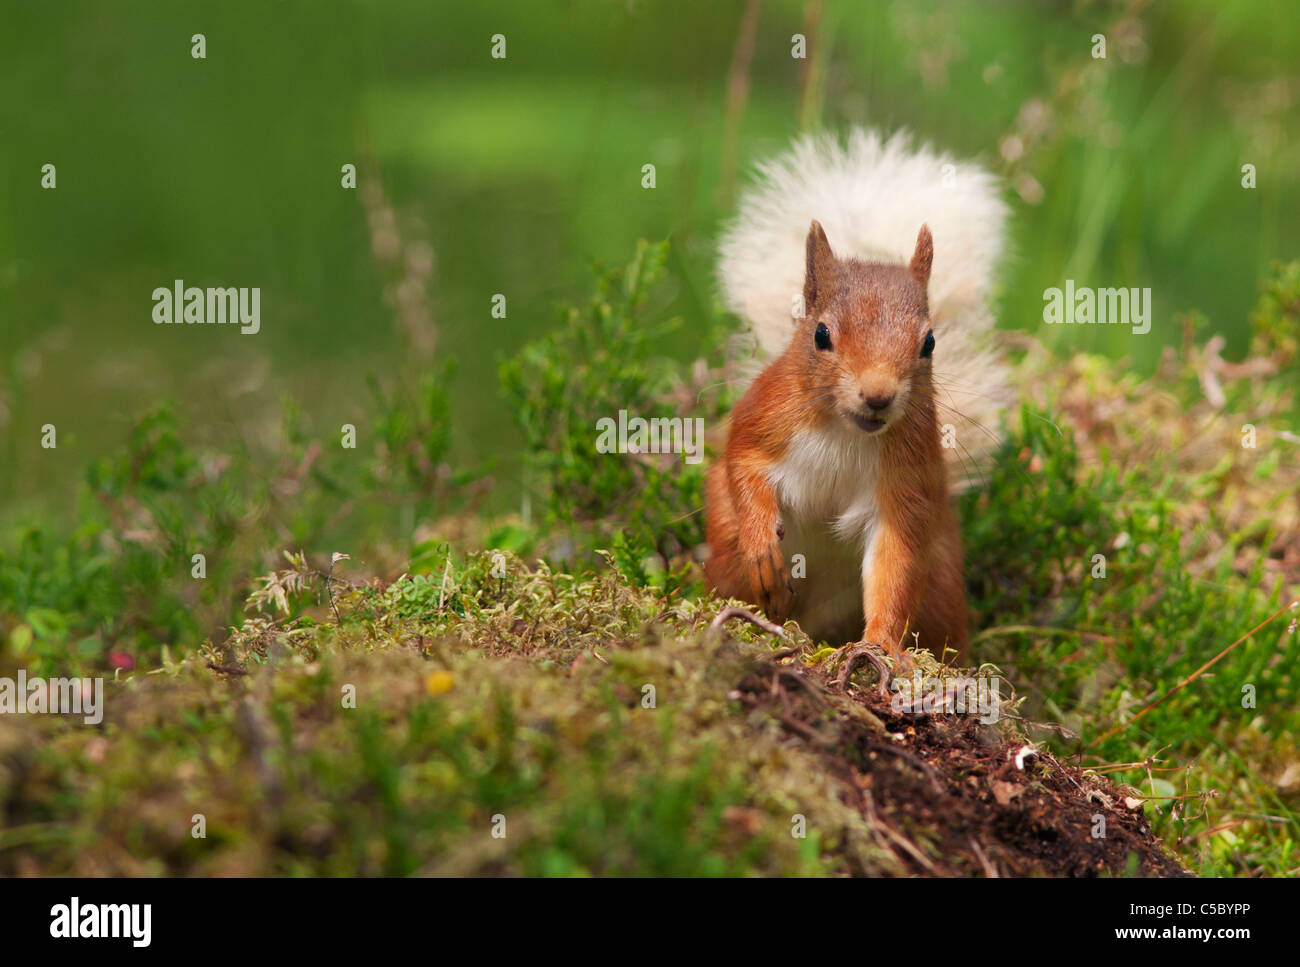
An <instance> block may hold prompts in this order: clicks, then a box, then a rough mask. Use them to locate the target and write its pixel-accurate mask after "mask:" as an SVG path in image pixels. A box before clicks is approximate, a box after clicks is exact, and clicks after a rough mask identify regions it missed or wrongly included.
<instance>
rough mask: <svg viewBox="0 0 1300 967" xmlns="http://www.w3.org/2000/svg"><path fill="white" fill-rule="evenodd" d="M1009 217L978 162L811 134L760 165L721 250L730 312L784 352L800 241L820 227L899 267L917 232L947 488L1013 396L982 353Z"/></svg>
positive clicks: (998, 368)
mask: <svg viewBox="0 0 1300 967" xmlns="http://www.w3.org/2000/svg"><path fill="white" fill-rule="evenodd" d="M1007 213H1008V209H1007V206H1006V204H1005V203H1004V202H1003V201H1002V198H1001V197H1000V194H999V191H998V186H997V182H996V180H995V179H994V177H993V176H992V175H990V174H989V173H988V172H987V171H985V170H984V169H982V168H980V167H979V166H978V165H975V164H972V163H967V162H961V161H957V160H956V159H954V158H951V157H948V156H947V155H944V154H937V153H935V152H933V151H932V150H930V148H928V147H925V146H922V147H919V148H918V147H913V145H912V143H911V139H910V138H909V137H908V136H907V135H906V134H904V133H899V134H895V135H894V136H893V137H891V138H889V139H888V140H885V139H883V138H882V137H881V136H880V135H879V134H878V133H877V132H875V131H867V130H863V129H861V128H854V129H853V130H852V131H850V132H849V135H848V139H847V143H845V142H842V141H841V140H840V139H839V138H837V137H835V136H833V135H810V136H806V137H803V138H801V139H799V140H798V141H796V142H795V143H794V144H793V145H792V146H791V147H790V148H789V149H788V150H787V151H785V152H784V153H783V154H781V155H778V156H777V157H775V158H772V159H770V160H768V161H766V162H763V163H761V164H759V166H758V175H757V177H756V178H755V180H754V181H753V183H752V184H750V185H749V186H748V187H747V188H746V189H745V190H744V192H743V193H742V194H741V198H740V208H739V212H738V213H737V215H736V217H735V219H734V220H733V221H732V223H731V224H730V225H729V226H728V228H727V229H726V231H725V233H724V235H723V237H722V240H721V243H720V245H719V256H720V257H719V264H718V274H719V281H720V284H721V289H722V295H723V299H724V300H725V302H726V304H727V307H728V308H729V309H730V310H731V311H733V312H735V313H736V314H737V315H739V316H740V317H741V318H742V319H744V320H745V321H746V322H747V323H748V324H749V326H750V327H751V328H752V330H753V334H754V337H755V339H756V341H757V343H758V347H759V350H760V352H761V353H762V354H763V355H765V356H774V355H776V354H778V353H781V352H783V351H784V350H785V348H786V346H787V345H789V342H790V337H791V334H792V332H793V329H794V321H793V315H792V313H793V310H794V308H795V297H796V296H798V295H799V294H800V293H802V291H803V275H804V243H805V239H806V238H807V235H808V226H809V224H810V223H811V222H812V220H813V219H817V220H818V221H819V222H821V224H822V227H823V228H824V229H825V230H826V236H827V238H828V240H829V241H830V243H831V249H832V250H833V251H834V252H835V254H836V255H837V256H840V257H854V258H859V259H865V260H869V261H877V262H895V263H905V262H906V261H907V260H908V258H909V257H910V256H911V254H912V251H913V250H914V248H915V247H916V233H917V232H918V230H919V229H920V227H921V225H922V224H928V225H929V226H930V231H931V233H932V234H933V236H934V265H933V268H932V270H931V275H930V286H929V300H930V315H931V319H932V321H933V323H934V332H935V338H936V340H937V343H938V346H937V348H936V350H935V354H934V374H935V390H936V396H937V399H938V401H939V403H940V407H939V422H940V424H943V423H952V424H953V427H954V428H955V438H956V439H955V442H956V446H955V447H954V448H950V449H949V450H948V453H949V454H951V459H950V466H951V469H952V470H953V471H954V473H953V478H954V481H955V483H957V484H958V485H962V484H964V483H967V482H969V478H970V477H971V476H972V475H978V473H979V468H980V467H981V465H982V464H983V463H984V459H985V458H986V457H987V455H988V454H989V452H990V451H991V450H992V449H993V447H994V446H995V445H996V444H997V442H998V426H999V421H1000V416H1001V414H1002V412H1003V411H1004V410H1005V409H1006V408H1007V406H1008V405H1009V404H1010V402H1011V400H1012V399H1013V394H1012V392H1011V390H1010V381H1009V374H1008V372H1007V369H1006V366H1005V364H1004V363H1003V362H1002V361H1001V360H1000V358H999V356H998V355H997V354H996V353H995V352H994V351H993V346H992V345H991V338H992V329H993V320H992V316H991V315H990V313H989V309H988V300H989V296H990V290H991V288H992V280H993V272H994V269H995V267H996V265H997V262H998V260H999V258H1000V256H1001V253H1002V248H1003V239H1004V231H1005V223H1006V218H1007Z"/></svg>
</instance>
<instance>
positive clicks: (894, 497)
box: [705, 222, 967, 661]
mask: <svg viewBox="0 0 1300 967" xmlns="http://www.w3.org/2000/svg"><path fill="white" fill-rule="evenodd" d="M932 259H933V242H932V240H931V238H930V233H929V229H928V228H925V227H924V226H923V227H922V229H921V233H920V236H919V237H918V239H917V247H916V253H915V254H914V256H913V258H912V261H911V263H910V264H909V265H908V266H906V267H904V266H892V265H883V264H877V263H869V262H862V261H858V260H855V259H837V258H835V256H834V255H833V254H832V252H831V249H830V245H829V243H828V242H827V240H826V236H825V233H824V232H823V231H822V229H821V226H820V225H819V224H818V223H817V222H813V224H812V228H811V230H810V231H809V234H808V246H807V266H806V281H805V284H804V304H805V318H804V319H803V320H801V321H800V322H799V324H798V325H797V327H796V328H795V330H794V336H793V338H792V340H791V342H790V345H789V347H788V348H787V349H786V351H785V352H784V353H783V354H782V355H781V356H779V357H777V358H776V359H775V360H773V362H772V363H771V364H770V365H769V366H768V367H767V369H766V370H764V371H763V373H762V374H760V375H759V377H758V378H757V379H756V380H755V381H754V383H753V385H752V386H751V387H750V388H749V391H748V392H747V393H746V394H745V396H744V397H743V398H742V399H741V401H740V402H739V403H738V404H737V405H736V408H735V411H734V413H733V414H732V422H731V430H730V436H729V438H728V441H727V445H726V449H725V453H724V455H723V456H722V458H721V459H720V460H718V461H717V462H715V463H714V465H713V466H712V467H711V468H710V471H709V477H708V485H707V494H706V514H707V520H708V544H709V549H710V557H709V560H708V562H707V563H706V565H705V572H706V574H707V576H708V579H709V583H710V585H711V586H712V587H713V588H714V589H715V590H717V591H718V592H719V593H721V594H723V595H727V596H730V597H736V598H740V599H742V600H745V601H749V602H752V603H754V604H756V605H759V606H760V607H762V608H763V610H764V611H766V612H767V613H768V615H769V616H771V617H772V618H773V619H775V620H777V621H784V620H786V619H787V618H789V617H794V618H796V619H797V618H798V617H799V615H800V612H801V607H800V605H801V602H800V601H799V596H798V592H797V589H796V586H795V584H794V583H793V582H792V581H791V580H790V577H789V571H788V568H787V566H786V562H785V559H784V556H783V554H782V548H781V541H782V538H783V536H784V527H783V521H782V508H781V504H780V500H779V494H778V492H777V490H776V488H775V486H774V483H773V480H772V473H773V470H774V468H775V467H776V466H777V465H778V463H780V462H781V461H782V458H783V457H785V456H786V454H787V452H788V450H789V448H790V447H791V446H792V445H793V441H794V439H795V437H796V435H797V434H799V433H800V431H806V430H813V429H816V428H819V427H826V426H827V425H828V424H830V423H831V421H837V420H839V421H848V422H850V423H851V424H853V425H855V426H856V427H857V428H859V429H860V430H861V433H862V436H861V441H862V444H861V445H862V446H864V447H867V446H878V447H879V457H878V464H877V465H878V467H879V471H878V474H877V475H876V477H875V483H874V485H873V484H872V483H871V482H870V481H863V487H864V488H865V487H871V486H874V500H875V507H876V509H877V513H876V516H875V518H874V520H875V525H874V548H873V551H872V552H871V556H870V561H871V566H870V570H869V573H867V574H866V575H865V577H863V578H862V610H861V612H854V613H848V612H846V613H845V614H844V615H843V616H842V617H843V618H844V622H845V625H846V626H848V625H850V624H851V625H852V626H853V627H854V628H855V629H856V628H861V629H862V640H864V641H868V642H874V643H876V644H879V645H883V646H885V647H888V648H890V649H897V648H899V647H900V646H901V647H906V646H907V645H910V644H911V643H912V641H913V639H912V634H911V633H912V632H916V633H918V634H919V643H920V644H921V645H922V646H924V647H928V648H930V649H931V650H932V651H934V652H936V653H938V652H940V651H941V649H943V648H944V647H947V648H952V649H956V651H957V653H958V658H959V660H962V661H964V660H965V658H966V647H967V629H966V598H965V581H964V579H963V575H962V551H961V539H960V534H959V531H958V527H957V520H956V516H955V514H954V512H953V509H952V506H951V504H950V501H949V494H948V481H947V471H946V468H945V462H944V454H943V448H942V446H941V443H940V428H939V424H938V420H937V418H936V413H935V405H934V389H933V383H932V377H931V364H930V360H929V359H928V358H921V355H920V354H921V347H922V341H923V340H924V338H925V335H926V333H927V332H928V331H930V320H929V310H928V306H927V304H926V295H925V288H926V285H927V283H928V281H929V276H930V266H931V263H932ZM819 324H825V325H826V326H827V327H828V330H829V332H830V336H831V342H832V349H831V350H822V349H818V348H816V346H815V336H814V334H815V333H816V331H817V327H818V325H819ZM936 351H942V348H941V347H939V348H937V349H936ZM891 397H892V399H893V402H891V403H888V404H886V406H885V407H884V408H882V409H873V408H872V407H873V405H874V406H877V407H879V406H880V403H881V401H882V400H885V399H889V398H891ZM877 414H881V415H883V417H884V418H885V419H887V425H886V426H885V427H884V428H883V429H881V430H878V431H876V432H874V433H873V434H872V435H869V434H868V432H867V429H863V427H866V428H871V426H872V424H870V423H869V422H864V421H869V420H870V419H872V418H873V417H875V416H876V415H877ZM854 439H856V438H854ZM854 445H856V444H854ZM825 483H826V482H825V481H821V482H819V481H809V482H808V484H809V486H819V485H822V484H825ZM859 573H861V572H859ZM803 605H804V606H805V607H806V606H807V605H808V602H803ZM856 633H857V632H856V630H853V631H847V630H846V631H844V634H845V635H846V636H847V635H849V634H856Z"/></svg>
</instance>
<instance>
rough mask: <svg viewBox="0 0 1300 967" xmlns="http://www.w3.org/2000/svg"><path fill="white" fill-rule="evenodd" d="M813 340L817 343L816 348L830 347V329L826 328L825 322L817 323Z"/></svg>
mask: <svg viewBox="0 0 1300 967" xmlns="http://www.w3.org/2000/svg"><path fill="white" fill-rule="evenodd" d="M813 341H814V342H815V343H817V348H818V349H830V348H831V331H830V330H829V329H827V328H826V323H824V322H822V323H818V325H817V334H816V335H815V336H814V337H813Z"/></svg>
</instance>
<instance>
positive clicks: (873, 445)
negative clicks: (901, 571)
mask: <svg viewBox="0 0 1300 967" xmlns="http://www.w3.org/2000/svg"><path fill="white" fill-rule="evenodd" d="M879 475H880V441H878V440H875V439H873V438H871V437H868V436H866V435H865V434H863V433H862V432H861V431H858V430H854V429H852V428H850V427H847V426H831V427H828V428H825V429H822V430H812V431H804V432H802V433H800V434H799V436H797V437H796V438H795V439H794V440H793V441H792V443H791V445H790V447H789V449H787V451H786V453H785V455H784V457H783V458H782V459H781V460H780V461H779V462H778V463H777V464H776V465H775V466H773V468H772V470H771V471H769V474H768V479H769V481H770V482H771V484H772V487H773V489H774V490H775V492H776V496H777V502H778V503H779V504H780V507H781V522H782V525H783V527H784V528H785V537H784V539H783V540H782V541H781V552H782V554H783V556H784V557H785V561H786V565H787V566H788V567H789V568H790V570H791V577H792V578H793V582H794V587H795V593H796V606H795V616H796V617H797V618H798V619H799V621H800V624H801V625H803V627H804V629H805V630H807V631H809V632H810V633H812V634H814V635H817V636H821V635H830V634H832V633H833V632H834V631H839V632H842V633H849V632H848V631H847V629H852V628H853V627H854V626H855V624H856V625H857V626H858V627H859V628H860V624H861V621H862V578H863V574H864V572H865V570H866V568H867V567H868V562H869V560H870V557H871V555H870V548H871V543H872V539H873V537H874V535H875V529H876V521H877V503H876V487H877V484H878V481H879Z"/></svg>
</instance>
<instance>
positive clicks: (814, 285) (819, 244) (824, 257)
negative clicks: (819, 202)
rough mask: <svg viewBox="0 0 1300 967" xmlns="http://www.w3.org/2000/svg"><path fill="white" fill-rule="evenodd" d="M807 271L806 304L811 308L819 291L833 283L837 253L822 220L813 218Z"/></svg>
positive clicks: (809, 228)
mask: <svg viewBox="0 0 1300 967" xmlns="http://www.w3.org/2000/svg"><path fill="white" fill-rule="evenodd" d="M806 248H807V273H806V274H805V275H804V280H803V302H804V306H805V307H806V308H808V309H811V308H812V307H813V305H814V304H815V303H816V302H817V293H818V292H825V291H826V288H827V286H829V285H830V284H831V273H832V272H833V271H834V269H835V255H834V253H832V252H831V243H830V242H828V241H827V240H826V232H825V231H823V230H822V225H821V222H819V221H817V220H816V219H813V223H812V225H810V226H809V227H808V243H807V247H806Z"/></svg>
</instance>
